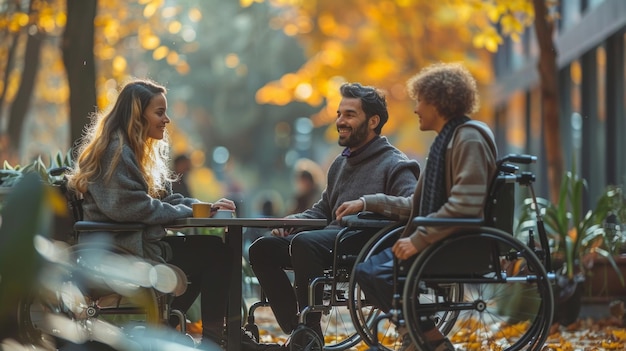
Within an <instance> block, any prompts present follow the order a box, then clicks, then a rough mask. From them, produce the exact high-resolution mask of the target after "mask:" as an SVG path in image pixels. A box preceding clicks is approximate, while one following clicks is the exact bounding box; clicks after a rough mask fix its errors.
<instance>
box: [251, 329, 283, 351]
mask: <svg viewBox="0 0 626 351" xmlns="http://www.w3.org/2000/svg"><path fill="white" fill-rule="evenodd" d="M241 349H242V350H243V351H284V350H288V348H287V347H286V346H284V345H281V344H260V343H259V342H258V340H256V338H255V337H254V335H252V333H251V332H250V331H248V330H244V329H243V328H241Z"/></svg>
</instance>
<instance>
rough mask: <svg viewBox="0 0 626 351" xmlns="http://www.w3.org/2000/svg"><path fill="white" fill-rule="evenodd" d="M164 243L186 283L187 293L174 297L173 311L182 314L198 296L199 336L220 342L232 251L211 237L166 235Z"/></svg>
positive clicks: (218, 238)
mask: <svg viewBox="0 0 626 351" xmlns="http://www.w3.org/2000/svg"><path fill="white" fill-rule="evenodd" d="M164 240H165V241H167V242H168V243H169V244H170V246H171V247H172V252H173V255H174V257H173V259H172V260H171V261H170V262H169V263H171V264H173V265H175V266H178V267H179V268H180V269H182V270H183V272H185V274H186V275H187V278H188V280H189V285H188V286H187V291H186V292H185V293H184V294H183V295H181V296H178V297H176V298H174V301H173V302H172V308H173V309H177V310H181V311H183V312H185V311H187V310H188V309H189V307H191V305H192V304H193V302H194V301H195V300H196V298H197V297H198V294H201V297H200V315H201V317H202V335H203V336H206V337H208V338H210V339H211V340H213V341H216V342H220V340H221V339H222V336H223V334H224V321H225V317H226V306H227V305H228V304H227V301H228V287H229V284H230V277H231V273H232V266H231V264H230V263H231V260H232V255H233V253H232V250H231V249H230V248H229V247H228V246H227V245H226V244H225V243H224V242H223V241H222V239H221V238H220V237H217V236H212V235H189V236H168V237H165V239H164Z"/></svg>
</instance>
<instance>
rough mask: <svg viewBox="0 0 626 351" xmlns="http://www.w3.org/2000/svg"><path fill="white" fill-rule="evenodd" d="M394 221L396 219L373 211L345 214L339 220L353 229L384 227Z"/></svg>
mask: <svg viewBox="0 0 626 351" xmlns="http://www.w3.org/2000/svg"><path fill="white" fill-rule="evenodd" d="M396 222H398V221H397V220H393V219H391V218H389V217H387V216H385V215H382V214H378V213H374V212H359V213H358V214H355V215H348V216H345V217H343V218H342V219H341V221H340V223H341V225H342V226H344V227H349V228H354V229H356V228H363V229H367V228H373V229H376V228H384V227H386V226H388V225H390V224H393V223H396Z"/></svg>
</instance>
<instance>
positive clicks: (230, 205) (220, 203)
mask: <svg viewBox="0 0 626 351" xmlns="http://www.w3.org/2000/svg"><path fill="white" fill-rule="evenodd" d="M236 209H237V206H236V205H235V202H234V201H232V200H229V199H225V198H221V199H219V200H217V201H216V202H214V203H213V206H211V211H212V212H215V211H217V210H229V211H234V210H236Z"/></svg>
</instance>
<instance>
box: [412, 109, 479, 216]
mask: <svg viewBox="0 0 626 351" xmlns="http://www.w3.org/2000/svg"><path fill="white" fill-rule="evenodd" d="M469 120H470V118H469V117H467V116H463V117H460V118H453V119H451V120H450V121H448V123H446V125H445V126H444V127H443V128H442V129H441V132H440V133H439V134H438V135H437V137H436V138H435V141H434V142H433V144H432V145H431V146H430V151H429V152H428V161H427V164H426V170H425V172H426V174H424V186H423V187H422V189H423V190H422V191H423V193H422V202H421V204H420V216H423V217H424V216H427V215H429V214H431V213H433V212H435V211H437V210H439V208H441V206H443V204H445V203H446V200H447V196H446V177H445V174H446V149H447V147H448V144H449V143H450V140H451V139H452V135H454V131H455V130H456V127H458V126H460V125H461V124H463V123H465V122H467V121H469Z"/></svg>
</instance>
